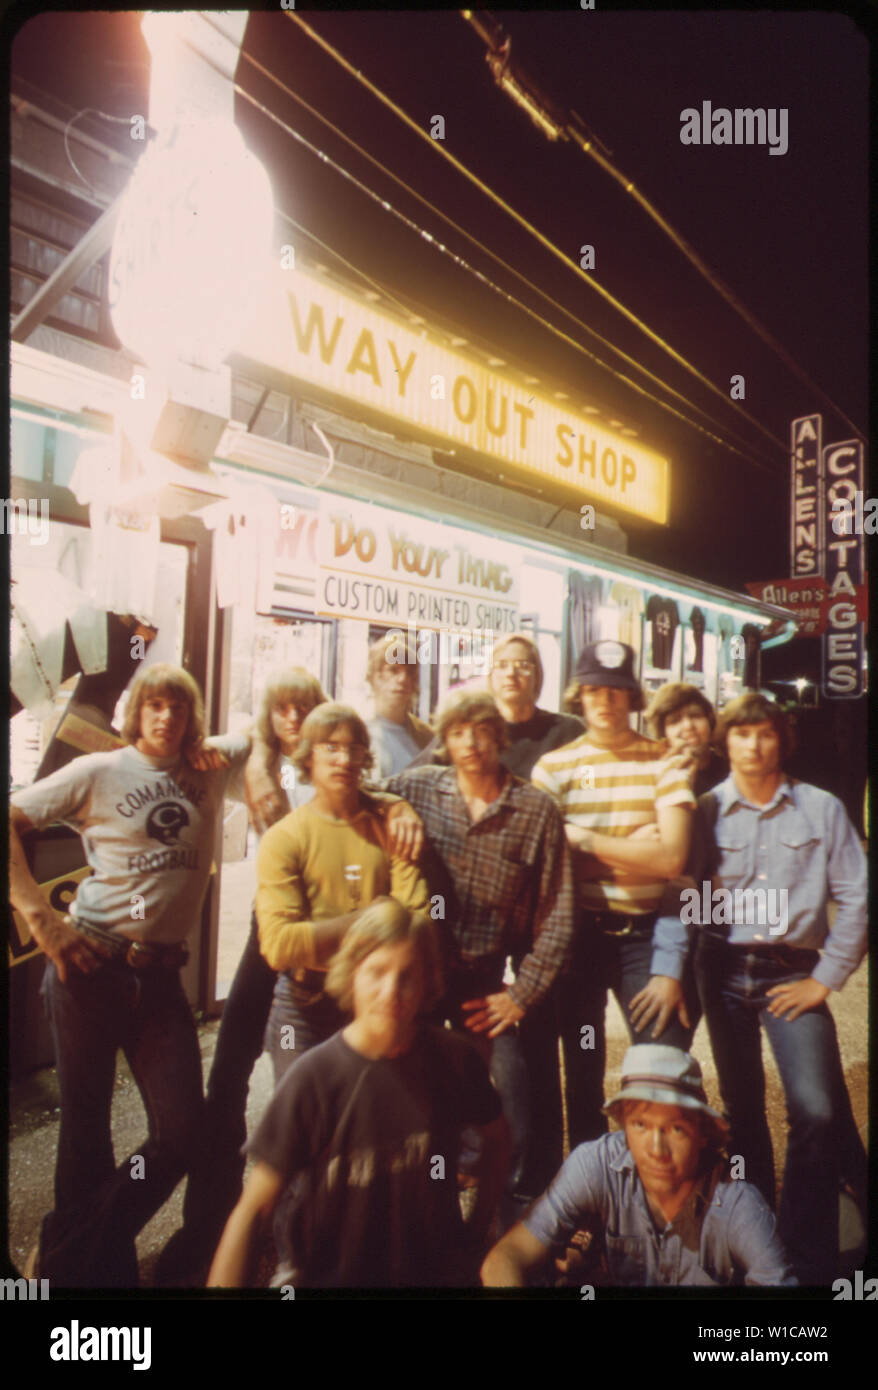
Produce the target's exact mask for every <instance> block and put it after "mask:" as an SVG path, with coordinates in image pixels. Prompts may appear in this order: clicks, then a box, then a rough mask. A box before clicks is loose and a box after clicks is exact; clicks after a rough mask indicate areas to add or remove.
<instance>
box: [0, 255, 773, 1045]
mask: <svg viewBox="0 0 878 1390" xmlns="http://www.w3.org/2000/svg"><path fill="white" fill-rule="evenodd" d="M297 273H298V274H299V275H300V281H299V284H298V287H297V290H296V291H295V292H293V291H291V288H290V285H289V284H288V283H284V284H281V285H278V284H277V283H275V284H274V287H273V291H272V294H273V295H274V298H270V299H269V300H267V301H266V305H265V306H263V312H264V323H263V329H264V331H263V332H261V333H260V330H259V317H258V315H255V316H254V320H253V324H252V325H251V328H250V329H249V330H248V339H247V341H246V342H244V343H242V346H241V351H240V352H239V353H237V354H236V355H235V356H234V358H233V379H232V399H233V414H234V417H235V420H240V421H248V423H249V427H248V426H247V425H244V424H236V423H235V420H233V421H231V422H230V424H229V426H228V427H227V429H226V431H225V433H224V434H223V436H222V438H221V440H220V442H219V445H218V447H217V449H216V452H215V454H214V458H213V461H212V466H211V470H210V472H211V477H212V479H213V482H212V484H211V486H212V496H211V497H209V498H207V497H206V498H205V499H204V505H203V506H199V507H194V508H193V510H192V511H191V512H189V513H185V512H181V513H180V514H179V515H177V516H175V517H166V518H164V519H163V520H162V522H161V527H160V537H158V543H157V545H156V546H155V547H154V549H153V552H152V559H151V560H150V561H149V562H148V563H149V564H150V565H152V566H153V567H154V569H153V572H152V573H151V575H150V579H151V587H150V589H149V592H150V593H151V594H153V595H154V600H153V605H152V609H151V611H149V612H143V613H141V616H143V617H145V618H147V619H149V620H150V621H152V622H153V624H154V626H155V627H156V628H158V636H157V638H156V640H155V642H154V643H153V645H152V646H151V648H150V651H149V654H148V656H147V658H146V659H147V660H149V661H153V660H171V661H179V662H181V663H182V664H183V665H185V666H186V667H187V669H189V670H190V671H191V672H192V674H193V675H194V676H195V677H196V679H197V680H198V681H199V683H201V684H202V685H203V688H204V690H205V697H206V707H207V709H208V713H209V721H210V726H211V728H212V729H213V730H216V731H220V730H223V731H224V730H226V729H230V730H232V731H237V730H239V729H241V728H245V727H247V726H249V724H250V723H251V722H252V720H253V717H254V716H255V714H256V713H257V712H258V708H259V699H260V693H261V690H262V688H263V687H264V684H265V680H266V678H267V676H268V675H269V673H271V672H272V671H275V670H277V669H278V668H279V667H284V666H289V665H301V666H304V667H306V668H307V669H308V670H310V671H312V672H313V673H314V674H315V675H318V676H319V678H320V680H321V682H322V684H323V686H324V688H325V689H326V691H327V693H328V694H329V695H330V697H332V698H335V699H338V700H341V701H343V702H345V703H348V704H352V705H354V706H355V707H356V708H358V709H359V710H362V711H364V712H368V710H369V705H368V690H367V687H366V686H365V682H364V677H365V669H366V656H367V651H368V647H369V644H370V642H371V641H373V640H374V639H375V637H376V636H377V635H378V634H379V633H381V632H384V631H388V630H392V631H394V632H396V633H399V634H400V637H401V638H402V639H403V640H404V644H405V645H404V650H405V652H406V659H408V660H411V661H412V662H413V663H414V664H416V666H417V669H418V676H419V683H418V697H417V701H418V712H419V713H420V714H421V716H422V717H427V716H428V715H429V714H430V712H431V710H433V709H434V708H435V706H436V704H437V703H438V701H439V700H440V699H441V698H442V697H443V695H444V694H445V693H446V692H447V691H448V689H450V688H452V687H454V686H456V685H459V684H463V683H466V682H468V681H470V680H478V679H480V678H481V677H482V676H483V675H484V673H485V671H486V669H487V667H488V664H489V662H490V651H491V646H492V644H493V642H495V641H496V640H497V639H498V638H499V637H500V636H502V635H504V634H506V633H508V632H510V631H515V630H524V631H527V632H529V633H530V634H531V635H532V636H533V638H534V640H535V641H536V642H537V643H538V646H539V649H540V653H541V657H542V661H543V665H544V669H545V673H546V674H545V684H544V687H543V692H542V695H541V704H542V705H544V706H545V707H547V708H552V709H557V708H559V706H560V701H561V697H562V694H563V690H564V686H565V684H566V682H567V678H568V675H569V673H570V671H571V669H572V665H573V663H574V662H575V658H576V655H577V653H578V651H579V650H580V648H581V647H582V645H583V644H584V643H586V642H588V641H593V640H596V639H598V638H606V637H610V638H615V639H618V640H621V641H624V642H628V643H629V644H630V645H631V646H633V647H634V649H635V651H636V653H637V659H638V672H639V676H640V679H641V681H642V682H643V684H644V686H645V688H646V689H647V690H652V689H655V688H657V687H658V686H659V685H660V684H662V683H663V682H665V681H667V680H673V679H683V680H687V681H689V682H691V683H692V684H694V685H696V686H698V687H699V688H701V689H703V690H704V693H705V694H706V695H707V697H708V698H709V699H710V700H711V701H712V702H714V703H715V704H719V705H721V704H723V703H725V701H726V700H728V699H730V698H731V697H732V696H733V695H735V694H736V693H738V692H739V691H740V690H741V689H743V688H745V687H758V685H759V651H760V645H766V644H770V643H775V642H778V641H785V640H787V639H788V638H789V637H790V636H792V634H793V632H794V631H795V622H794V620H793V619H792V618H791V616H790V615H789V614H788V613H787V612H785V611H784V610H783V609H780V608H777V607H775V606H773V605H770V604H765V603H761V602H757V601H756V600H754V599H752V598H749V597H747V596H745V595H738V594H734V593H731V592H727V591H723V590H721V589H717V588H715V587H712V586H710V585H706V584H703V583H701V582H700V581H697V580H694V579H689V578H686V577H684V576H680V575H677V574H674V573H672V572H670V571H666V570H663V569H661V568H659V567H656V566H651V565H647V564H645V563H642V562H639V561H637V560H635V559H632V558H631V557H629V556H628V555H627V554H626V553H625V549H626V537H625V533H624V530H623V525H622V523H623V522H624V517H625V515H626V513H628V514H630V515H632V516H637V517H638V518H640V519H643V518H644V517H648V518H651V519H652V520H654V521H655V522H656V523H657V524H662V523H664V522H665V521H666V519H667V515H668V508H669V495H670V486H671V468H670V464H669V462H668V461H667V460H663V459H660V458H659V457H658V456H657V455H655V454H654V453H653V452H652V451H650V450H648V449H644V448H642V446H640V445H639V442H637V441H636V440H635V439H633V438H632V436H633V435H634V431H631V430H629V433H628V437H626V436H624V435H622V434H621V433H619V432H618V430H617V431H616V432H615V433H614V432H613V431H612V430H611V429H610V428H609V427H608V426H606V425H604V424H602V423H601V422H600V421H597V422H596V417H595V415H594V413H592V414H588V413H587V411H586V408H580V409H579V410H576V409H574V408H573V407H572V406H571V404H570V403H569V401H567V400H565V401H563V402H559V401H558V400H557V399H556V398H555V397H556V396H557V395H559V394H560V395H563V394H564V393H554V394H553V393H551V392H550V390H549V389H548V388H547V387H546V386H545V385H543V384H541V383H539V382H538V381H537V378H536V377H531V378H530V386H528V379H527V378H526V377H525V376H524V374H523V373H519V374H517V375H516V374H514V373H511V372H509V373H500V371H499V370H498V369H497V367H496V366H495V367H490V366H488V365H486V364H485V363H481V362H479V361H477V360H476V358H475V357H474V356H472V355H470V356H465V355H464V354H462V353H461V352H460V350H459V348H460V344H461V343H462V339H461V338H460V337H459V335H458V339H457V341H458V347H457V348H454V347H452V346H451V345H450V343H449V341H448V339H449V336H450V335H449V332H448V330H447V329H445V328H442V329H439V328H437V329H436V330H435V331H433V330H430V329H429V328H428V326H427V325H426V324H423V323H421V324H419V325H418V327H417V331H416V332H413V330H412V328H411V326H409V328H408V329H407V328H406V327H405V325H404V324H403V323H402V322H401V321H400V320H399V318H398V316H397V317H394V316H393V315H391V314H390V313H389V312H388V311H386V310H385V308H384V307H383V306H382V307H381V308H376V307H375V303H374V296H373V301H372V302H371V303H368V304H365V303H362V302H358V296H357V294H356V292H355V291H353V290H352V289H350V288H349V287H347V288H345V289H344V290H342V289H339V288H337V287H336V285H335V284H334V283H330V279H329V277H327V276H326V275H323V276H320V275H318V274H317V273H316V272H311V273H306V272H304V271H300V272H297ZM278 295H279V296H280V298H279V299H278V298H277V296H278ZM359 298H360V300H361V299H362V296H361V297H359ZM281 312H282V314H283V315H285V316H286V321H287V325H288V332H287V339H286V342H285V345H284V344H282V342H281V338H280V336H279V335H280V334H281V327H280V322H281V320H280V319H279V318H278V314H279V313H281ZM357 312H361V313H362V317H361V318H360V319H359V320H357V319H355V317H354V316H355V313H357ZM41 339H42V341H44V342H45V343H46V345H47V346H49V345H51V346H52V347H53V348H54V349H55V351H54V352H46V351H44V350H43V349H42V348H41V347H40V346H37V345H36V344H38V343H39V342H40V341H41ZM67 344H69V346H70V348H71V349H72V352H71V355H72V356H78V357H79V358H80V359H81V358H82V357H83V356H86V353H85V352H84V351H83V347H82V345H81V344H79V343H77V341H76V340H75V339H72V338H67V337H66V335H64V334H63V333H59V332H54V331H53V332H51V335H49V331H48V330H43V329H40V330H38V332H37V333H36V334H35V335H33V337H32V339H31V342H30V343H29V344H27V345H18V344H15V345H14V348H13V376H12V409H13V465H12V468H13V492H14V494H15V495H16V496H18V497H21V498H23V499H26V500H27V499H36V498H46V499H48V505H49V513H50V516H51V521H52V527H51V528H50V537H51V539H50V541H49V542H48V543H47V544H46V545H45V546H33V545H32V544H31V539H29V538H27V537H25V536H18V537H15V538H14V544H13V565H14V566H19V567H21V566H29V567H34V566H36V567H38V568H39V567H42V568H44V569H45V570H46V572H47V573H49V572H51V573H56V574H60V575H61V576H62V577H66V578H67V579H69V580H70V581H71V582H73V583H76V584H78V585H80V586H81V587H82V586H85V587H88V585H89V584H90V583H92V584H93V580H92V579H90V578H89V575H90V567H89V558H90V555H89V552H90V547H92V546H94V545H96V544H97V540H96V538H95V537H94V536H93V535H91V534H90V531H91V528H90V525H89V513H88V508H87V506H85V505H82V504H80V503H78V502H77V500H76V497H75V496H74V493H73V491H72V490H71V486H70V484H71V481H72V480H73V470H74V468H75V466H76V463H77V459H78V458H79V456H80V455H81V453H82V452H83V451H84V450H86V449H94V448H100V447H101V446H103V447H104V448H106V447H107V445H108V440H110V441H111V440H112V439H113V438H115V437H116V434H114V431H115V432H116V433H117V432H118V431H117V427H118V425H119V422H120V421H123V420H124V419H125V417H126V414H127V412H129V411H130V402H131V393H132V387H131V375H130V374H131V370H132V362H131V360H130V359H128V360H127V361H126V360H125V357H124V355H123V354H116V357H115V361H114V362H113V364H112V371H113V374H112V375H111V374H110V373H108V371H107V370H106V369H105V370H96V368H97V367H99V366H104V367H106V365H107V364H108V363H109V361H110V358H111V354H109V352H108V351H107V350H106V349H97V348H90V349H89V355H90V360H91V362H92V363H93V365H91V366H87V365H84V363H83V362H82V360H80V361H73V360H69V359H65V358H64V357H62V356H59V354H58V349H59V348H60V350H61V352H62V353H63V352H64V351H65V345H67ZM473 351H474V350H473ZM284 354H285V355H284ZM394 360H395V361H396V362H397V364H398V365H397V366H396V367H393V366H392V363H393V361H394ZM493 360H494V361H495V362H498V363H499V359H493ZM382 362H384V364H385V366H384V367H382V365H381V364H382ZM388 365H389V366H390V368H391V372H392V376H393V380H392V381H391V380H390V378H389V377H388V376H387V373H386V370H385V368H386V367H387V366H388ZM134 366H135V367H136V364H134ZM141 370H142V369H140V368H137V371H138V372H140V371H141ZM144 375H145V377H146V389H147V390H148V389H149V374H148V372H145V373H144ZM443 392H444V397H443ZM526 392H529V394H525V393H526ZM480 402H481V405H480V404H479V403H480ZM588 409H589V410H591V409H592V408H591V407H589V408H588ZM480 410H483V414H482V415H481V416H480V413H479V412H480ZM501 426H502V427H503V428H502V429H501ZM217 498H218V499H219V500H217ZM605 508H609V509H610V510H609V511H607V510H605ZM138 553H140V552H138ZM141 563H146V562H145V561H141ZM122 570H123V572H122V573H121V574H120V575H119V576H118V578H117V582H118V583H119V584H120V585H121V591H114V590H113V587H112V585H110V587H109V588H107V587H106V575H104V584H105V587H104V590H103V593H102V594H101V595H99V596H98V597H99V601H100V602H102V603H103V604H104V605H105V606H108V607H114V608H117V609H118V608H119V605H120V604H121V605H122V608H124V609H125V610H126V611H127V610H128V609H129V608H131V607H132V606H133V605H134V604H135V603H136V596H135V595H133V594H132V592H131V589H130V584H129V583H128V579H130V576H128V579H126V576H125V573H124V566H123V567H122ZM140 580H141V581H142V580H143V575H142V574H141V575H140ZM47 582H48V581H47ZM91 592H94V589H93V588H92V590H91ZM122 592H124V595H125V602H124V603H123V602H122V597H121V593H122ZM119 611H121V609H119ZM63 699H64V691H63V689H62V691H61V692H59V696H58V697H56V706H55V710H54V712H53V714H52V717H51V718H50V719H47V720H45V721H44V728H43V731H42V737H43V738H45V735H46V733H47V732H49V731H50V729H51V727H53V720H54V723H57V718H58V712H59V709H60V704H59V703H58V702H59V701H60V703H61V704H63ZM121 707H122V701H121V700H120V704H119V709H121ZM117 719H118V716H117ZM17 722H18V724H19V725H21V726H22V728H20V729H19V728H18V727H16V726H15V721H14V728H13V746H14V748H17V749H18V750H19V751H18V752H17V753H16V756H15V758H14V760H13V780H14V781H15V780H16V778H17V779H18V780H19V781H21V780H29V776H28V763H27V758H28V752H27V749H28V743H29V742H30V745H31V759H32V757H33V752H34V749H33V745H34V742H35V740H37V739H38V737H39V734H38V733H37V732H36V731H35V730H34V728H33V727H32V721H31V724H28V716H26V715H23V716H19V717H18V721H17ZM25 726H26V727H25ZM32 775H33V771H32V770H31V772H30V776H32ZM226 810H227V818H226V824H225V827H224V829H223V832H222V833H221V834H218V839H217V846H216V859H217V864H218V865H220V866H221V870H220V872H219V873H218V874H217V875H216V877H215V878H214V879H213V880H212V888H211V891H210V894H209V898H208V902H207V904H206V907H205V912H204V920H203V923H202V929H201V933H200V936H199V938H198V940H197V941H194V942H193V946H194V948H195V949H194V950H193V956H192V960H191V961H190V964H189V967H187V978H186V983H187V989H188V991H189V994H190V998H191V999H192V1001H193V1003H194V1004H196V1005H197V1006H198V1007H201V1008H203V1009H206V1010H207V1011H208V1012H210V1011H214V1010H215V1009H216V1007H217V1005H218V1001H219V1000H221V999H222V998H223V997H224V995H225V993H226V992H227V989H228V986H229V983H230V980H231V975H232V973H233V970H234V966H235V964H236V961H237V954H238V953H239V950H240V945H241V944H242V941H243V935H244V934H245V932H246V929H247V921H248V918H249V904H250V900H251V898H252V891H253V881H254V849H255V845H254V842H253V837H252V835H248V832H247V827H246V819H245V816H244V813H243V811H242V810H241V809H240V808H235V807H234V806H233V805H232V803H228V804H227V808H226ZM53 877H54V875H53ZM24 954H25V955H26V952H25V953H24ZM38 969H39V966H38V964H37V962H32V963H31V964H29V963H28V961H27V960H26V959H23V960H22V962H21V965H20V970H21V972H27V973H28V975H29V976H31V979H30V980H29V984H28V987H27V989H25V988H24V984H23V975H22V976H20V978H22V986H21V990H20V992H21V996H22V998H21V1005H20V1007H21V1008H22V1009H24V1010H25V1011H26V1013H27V1015H28V1018H29V1019H30V1020H32V1019H33V1018H34V1011H33V999H34V997H35V985H34V983H33V981H34V980H35V978H36V973H38ZM18 974H19V972H18V971H16V975H18ZM27 1001H29V1002H27ZM34 1026H36V1025H34ZM25 1031H26V1032H27V1033H30V1031H31V1028H30V1024H29V1026H28V1028H27V1029H26V1030H25ZM39 1051H40V1049H39V1048H37V1049H36V1052H37V1053H39ZM36 1059H37V1060H43V1058H40V1057H39V1056H37V1058H36Z"/></svg>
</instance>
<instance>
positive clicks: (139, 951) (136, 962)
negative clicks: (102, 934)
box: [125, 941, 155, 970]
mask: <svg viewBox="0 0 878 1390" xmlns="http://www.w3.org/2000/svg"><path fill="white" fill-rule="evenodd" d="M154 962H155V952H154V951H153V949H152V947H151V946H147V945H146V944H145V943H144V942H143V941H132V942H131V944H130V946H129V947H128V950H127V951H126V952H125V964H126V965H130V966H131V969H132V970H143V969H144V968H145V967H146V966H148V965H152V964H154Z"/></svg>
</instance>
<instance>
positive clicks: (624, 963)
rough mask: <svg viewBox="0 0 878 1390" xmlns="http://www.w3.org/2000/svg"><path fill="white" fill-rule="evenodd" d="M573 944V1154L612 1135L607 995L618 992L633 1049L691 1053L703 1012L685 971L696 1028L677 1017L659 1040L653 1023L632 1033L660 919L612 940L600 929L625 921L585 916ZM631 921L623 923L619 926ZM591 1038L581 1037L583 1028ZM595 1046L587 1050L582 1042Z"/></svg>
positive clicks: (567, 980)
mask: <svg viewBox="0 0 878 1390" xmlns="http://www.w3.org/2000/svg"><path fill="white" fill-rule="evenodd" d="M582 918H583V920H582V925H581V928H580V931H579V933H578V934H577V937H576V939H575V944H574V950H573V960H572V962H571V964H570V967H569V970H568V971H567V973H566V974H565V975H564V976H563V977H562V979H561V981H560V1012H561V1035H562V1038H563V1040H564V1062H565V1071H566V1076H567V1127H568V1131H569V1135H570V1148H571V1150H572V1149H575V1148H576V1146H577V1145H578V1144H583V1143H585V1142H586V1141H587V1140H591V1139H599V1138H600V1137H601V1135H602V1134H605V1133H606V1131H607V1119H606V1116H605V1115H604V1114H603V1113H602V1107H603V1104H604V1072H605V1071H606V1065H607V1045H606V1018H605V1016H606V1012H607V993H608V991H609V990H612V991H613V993H614V994H615V996H616V1000H617V1002H618V1004H619V1007H620V1008H621V1010H622V1013H623V1015H624V1017H625V1023H626V1025H627V1027H628V1034H629V1037H630V1039H631V1042H632V1043H644V1042H653V1041H655V1042H657V1043H661V1044H662V1045H663V1046H666V1047H679V1048H681V1049H682V1050H683V1051H684V1052H688V1050H689V1047H690V1044H691V1042H692V1035H693V1033H694V1032H695V1027H696V1025H697V1023H698V1018H699V1008H698V1002H697V994H696V990H695V982H694V979H693V975H692V970H691V968H689V967H688V966H687V969H686V972H685V974H684V977H683V989H684V994H685V996H686V1002H687V1004H688V1007H689V1016H690V1019H691V1023H692V1026H691V1027H690V1028H684V1027H683V1025H682V1023H681V1022H680V1020H679V1018H678V1017H677V1015H676V1014H674V1016H673V1017H672V1018H671V1019H670V1021H669V1022H668V1023H667V1025H666V1026H665V1029H664V1031H663V1032H662V1034H661V1035H660V1037H658V1038H655V1039H653V1037H652V1028H653V1026H654V1024H653V1023H649V1024H648V1025H647V1026H646V1028H644V1030H643V1031H642V1032H641V1033H635V1032H634V1030H633V1028H632V1027H631V1001H632V999H633V998H634V997H635V995H637V994H639V993H640V991H641V990H642V989H643V988H644V987H645V986H646V985H647V984H648V983H649V980H650V978H651V976H652V949H653V948H652V932H653V926H654V924H655V917H654V916H653V915H650V916H649V917H645V918H644V919H643V922H642V923H641V922H637V921H636V919H634V920H635V923H636V926H635V930H634V931H633V932H632V933H631V934H630V935H628V936H610V935H607V934H606V933H605V932H604V931H603V930H602V927H601V923H602V922H604V921H606V920H609V921H611V922H612V924H613V925H615V924H616V922H618V921H619V920H620V919H619V918H618V917H616V918H615V920H614V918H613V916H611V914H609V913H600V914H596V913H588V912H585V913H583V914H582ZM621 920H622V921H624V920H626V919H625V918H622V919H621ZM586 1026H588V1027H591V1028H592V1029H593V1030H594V1031H593V1033H583V1031H582V1030H583V1027H586ZM584 1042H587V1043H593V1044H594V1045H593V1046H587V1047H583V1043H584Z"/></svg>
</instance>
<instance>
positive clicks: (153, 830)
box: [12, 735, 250, 943]
mask: <svg viewBox="0 0 878 1390" xmlns="http://www.w3.org/2000/svg"><path fill="white" fill-rule="evenodd" d="M211 746H212V747H216V748H220V749H222V751H223V752H225V753H226V754H227V755H228V756H229V759H230V765H229V766H228V767H224V768H219V769H217V770H216V771H210V772H197V771H196V770H195V769H194V768H192V767H190V766H189V764H188V763H187V762H186V760H185V758H183V757H182V756H180V755H178V756H177V757H175V758H149V757H147V756H146V755H145V754H144V753H140V752H138V750H137V749H136V748H134V747H126V748H120V749H119V750H118V751H116V752H113V753H90V754H86V755H85V756H83V757H80V758H74V760H73V762H72V763H68V764H67V766H66V767H62V768H59V769H58V771H57V772H53V773H52V775H51V776H50V777H44V778H42V779H41V780H40V781H39V782H35V783H34V785H33V786H32V787H26V788H24V789H23V790H22V791H17V792H15V793H14V794H13V796H12V804H13V805H14V806H17V807H18V808H19V809H20V810H21V811H23V812H24V814H25V815H26V816H27V818H28V820H29V821H31V823H32V824H33V825H34V826H36V827H37V829H42V828H43V827H45V826H47V825H51V824H52V822H53V821H61V822H62V823H63V824H64V825H69V826H70V827H71V828H72V829H73V830H77V831H78V832H79V833H80V835H81V836H82V844H83V848H84V850H85V857H86V860H87V861H88V864H89V866H90V868H91V869H92V870H93V873H92V875H91V877H89V878H86V879H84V880H83V882H82V883H81V884H80V885H79V888H78V890H77V893H76V899H75V902H74V903H73V906H72V908H71V915H72V916H74V917H82V918H83V919H84V920H85V921H87V922H94V923H95V924H96V925H97V926H100V927H103V928H104V930H106V931H117V932H119V933H120V935H123V936H124V935H126V934H129V933H130V932H136V933H137V934H138V935H140V936H142V939H143V940H144V941H155V942H163V943H172V942H179V941H183V940H185V938H186V937H187V936H188V935H189V933H190V932H191V931H192V929H193V927H195V926H196V925H197V923H198V919H199V913H200V911H201V904H202V901H203V899H204V893H205V890H206V888H207V880H208V875H209V874H210V869H211V865H212V863H213V851H214V836H215V833H216V827H217V823H218V818H219V816H220V814H221V813H222V805H223V798H224V797H225V796H227V795H228V796H231V797H235V798H236V799H238V800H242V799H243V776H242V773H243V767H244V764H245V763H246V761H247V758H248V756H249V752H250V740H249V738H247V737H246V735H227V736H225V737H223V738H217V739H211ZM239 774H241V775H239ZM135 895H139V898H142V900H143V901H142V905H141V903H140V901H139V899H138V898H137V897H135ZM132 910H133V911H134V912H136V913H137V915H136V916H134V915H132ZM141 914H142V915H141Z"/></svg>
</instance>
